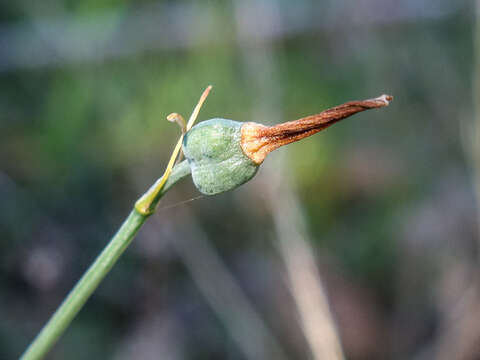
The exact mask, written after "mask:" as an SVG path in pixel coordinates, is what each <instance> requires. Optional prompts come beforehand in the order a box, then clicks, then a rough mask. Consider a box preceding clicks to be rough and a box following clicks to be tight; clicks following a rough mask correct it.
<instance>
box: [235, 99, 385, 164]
mask: <svg viewBox="0 0 480 360" xmlns="http://www.w3.org/2000/svg"><path fill="white" fill-rule="evenodd" d="M392 100H393V97H392V96H391V95H385V94H384V95H381V96H379V97H376V98H374V99H367V100H362V101H350V102H347V103H345V104H342V105H339V106H335V107H333V108H330V109H327V110H325V111H322V112H321V113H319V114H316V115H311V116H307V117H304V118H301V119H298V120H294V121H289V122H286V123H283V124H278V125H275V126H264V125H261V124H256V123H253V122H248V123H245V124H243V125H242V129H241V132H242V139H241V147H242V150H243V152H244V154H245V155H247V156H248V157H249V158H250V159H252V160H253V161H254V162H255V163H256V164H261V163H262V162H263V160H264V159H265V157H266V156H267V155H268V153H270V152H272V151H273V150H275V149H277V148H279V147H280V146H283V145H287V144H290V143H292V142H294V141H298V140H301V139H303V138H305V137H307V136H311V135H313V134H316V133H317V132H319V131H322V130H324V129H326V128H327V127H329V126H330V125H333V124H335V123H336V122H338V121H340V120H342V119H345V118H347V117H349V116H352V115H353V114H356V113H358V112H361V111H365V110H369V109H377V108H382V107H384V106H388V105H389V104H390V101H392Z"/></svg>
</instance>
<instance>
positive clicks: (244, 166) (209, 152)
mask: <svg viewBox="0 0 480 360" xmlns="http://www.w3.org/2000/svg"><path fill="white" fill-rule="evenodd" d="M241 127H242V123H241V122H238V121H233V120H227V119H210V120H207V121H204V122H201V123H200V124H198V125H196V126H194V127H193V128H192V129H191V130H190V131H189V132H188V133H187V134H186V135H185V138H184V139H183V153H184V154H185V157H186V158H187V160H188V163H189V164H190V169H191V171H192V178H193V182H194V183H195V186H196V187H197V189H198V190H199V191H200V192H201V193H203V194H207V195H214V194H218V193H221V192H224V191H227V190H230V189H234V188H236V187H237V186H240V185H242V184H243V183H245V182H247V181H248V180H250V179H251V178H252V177H253V176H254V175H255V173H256V172H257V170H258V166H259V165H258V164H256V163H254V162H253V160H251V159H250V158H249V157H248V156H247V155H245V154H244V153H243V151H242V148H241V144H240V143H241V137H242V134H241Z"/></svg>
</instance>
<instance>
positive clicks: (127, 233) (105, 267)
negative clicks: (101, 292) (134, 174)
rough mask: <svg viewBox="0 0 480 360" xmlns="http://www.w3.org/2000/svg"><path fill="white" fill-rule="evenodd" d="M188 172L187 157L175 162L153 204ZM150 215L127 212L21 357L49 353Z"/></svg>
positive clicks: (30, 358) (33, 358)
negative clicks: (115, 231) (115, 230)
mask: <svg viewBox="0 0 480 360" xmlns="http://www.w3.org/2000/svg"><path fill="white" fill-rule="evenodd" d="M189 173H190V167H189V165H188V163H187V161H186V160H184V161H182V162H181V163H180V164H178V165H176V166H175V167H174V168H173V170H172V172H171V174H170V176H169V177H168V179H167V181H166V182H165V184H164V185H163V187H162V188H161V190H160V192H159V193H158V196H157V197H156V198H155V199H153V201H154V203H155V204H156V203H158V201H159V200H160V198H161V197H162V196H163V195H164V194H165V193H166V192H167V191H168V190H169V189H170V188H171V187H172V186H173V185H174V184H175V183H176V182H177V181H179V180H180V179H182V178H183V177H185V176H186V175H188V174H189ZM149 216H150V214H141V213H139V212H138V211H137V210H136V209H133V210H132V211H131V212H130V215H128V217H127V219H126V220H125V221H124V223H123V224H122V226H121V227H120V229H118V231H117V233H116V234H115V235H114V236H113V238H112V239H111V240H110V242H109V243H108V245H107V246H106V247H105V249H104V250H103V251H102V252H101V254H100V255H99V256H98V257H97V259H96V260H95V261H94V263H93V264H92V265H91V266H90V268H89V269H88V270H87V272H85V274H84V275H83V276H82V278H81V279H80V280H79V281H78V283H77V285H75V287H74V288H73V289H72V291H70V294H68V296H67V298H66V299H65V300H64V301H63V303H62V304H61V305H60V307H59V308H58V309H57V311H56V312H55V313H54V314H53V316H52V317H51V318H50V320H49V321H48V323H47V324H46V325H45V326H44V327H43V329H42V331H41V332H40V333H39V334H38V335H37V337H36V338H35V339H34V340H33V342H32V343H31V344H30V346H29V347H28V348H27V350H26V351H25V352H24V353H23V355H22V357H21V359H22V360H39V359H42V358H43V357H44V356H45V355H46V353H47V352H48V351H49V350H50V349H51V348H52V346H53V345H54V344H55V343H56V342H57V340H58V338H59V337H60V336H61V335H62V334H63V332H64V331H65V329H66V328H67V327H68V325H69V324H70V323H71V321H72V320H73V318H74V317H75V316H76V315H77V313H78V312H79V311H80V309H81V308H82V307H83V305H84V304H85V302H86V301H87V300H88V298H89V297H90V295H91V294H92V293H93V292H94V291H95V289H96V288H97V287H98V285H99V284H100V282H101V281H102V280H103V278H104V277H105V276H106V275H107V274H108V272H109V271H110V269H111V268H112V267H113V265H114V264H115V263H116V262H117V260H118V258H119V257H120V255H122V253H123V252H124V251H125V249H126V248H127V247H128V245H130V243H131V242H132V240H133V238H134V237H135V235H136V234H137V232H138V230H139V229H140V227H141V226H142V225H143V223H144V222H145V220H146V219H147V218H148V217H149Z"/></svg>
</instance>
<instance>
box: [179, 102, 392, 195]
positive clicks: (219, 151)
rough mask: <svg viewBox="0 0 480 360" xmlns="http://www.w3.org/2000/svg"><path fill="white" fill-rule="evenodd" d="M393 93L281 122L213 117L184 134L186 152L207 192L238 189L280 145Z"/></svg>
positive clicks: (372, 105)
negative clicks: (272, 123)
mask: <svg viewBox="0 0 480 360" xmlns="http://www.w3.org/2000/svg"><path fill="white" fill-rule="evenodd" d="M390 100H392V97H391V96H388V95H382V96H380V97H378V98H375V99H369V100H363V101H351V102H348V103H345V104H343V105H340V106H336V107H334V108H331V109H328V110H325V111H323V112H321V113H320V114H316V115H311V116H308V117H305V118H301V119H298V120H294V121H289V122H286V123H283V124H278V125H275V126H264V125H261V124H257V123H254V122H247V123H241V122H238V121H233V120H227V119H219V118H216V119H210V120H207V121H204V122H202V123H200V124H198V125H195V126H194V127H192V128H191V129H190V130H189V131H188V132H187V133H186V134H185V137H184V139H183V152H184V154H185V157H186V158H187V160H188V163H189V165H190V169H191V172H192V178H193V182H194V183H195V186H196V187H197V188H198V190H199V191H200V192H201V193H203V194H206V195H214V194H218V193H221V192H224V191H228V190H232V189H234V188H236V187H237V186H240V185H242V184H244V183H245V182H247V181H248V180H250V179H251V178H252V177H253V176H254V175H255V174H256V172H257V170H258V167H259V166H260V165H261V163H262V162H263V160H264V159H265V157H266V156H267V155H268V153H270V152H271V151H273V150H275V149H277V148H279V147H280V146H283V145H286V144H289V143H291V142H294V141H298V140H301V139H303V138H305V137H307V136H311V135H313V134H316V133H317V132H319V131H322V130H324V129H326V128H327V127H329V126H330V125H332V124H334V123H336V122H338V121H340V120H342V119H345V118H347V117H349V116H351V115H353V114H356V113H357V112H360V111H364V110H368V109H374V108H380V107H384V106H387V105H388V104H389V101H390Z"/></svg>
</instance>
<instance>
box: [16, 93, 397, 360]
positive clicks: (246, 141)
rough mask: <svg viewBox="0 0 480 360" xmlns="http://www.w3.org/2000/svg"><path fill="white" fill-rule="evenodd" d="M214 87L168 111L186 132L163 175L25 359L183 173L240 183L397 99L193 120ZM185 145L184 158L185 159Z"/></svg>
mask: <svg viewBox="0 0 480 360" xmlns="http://www.w3.org/2000/svg"><path fill="white" fill-rule="evenodd" d="M210 90H211V86H209V87H208V88H207V89H206V90H205V91H204V92H203V94H202V96H201V97H200V100H199V102H198V104H197V106H196V107H195V109H194V111H193V113H192V115H191V117H190V119H189V121H188V123H185V121H184V119H183V118H182V117H181V116H180V115H179V114H176V113H173V114H170V115H169V116H168V118H167V119H168V120H170V121H176V122H178V124H179V125H180V127H181V128H182V134H181V136H180V139H179V140H178V142H177V145H176V146H175V149H174V151H173V153H172V156H171V157H170V161H169V163H168V165H167V167H166V169H165V172H164V174H163V176H162V177H160V178H159V179H158V180H157V181H156V182H155V184H153V185H152V187H151V188H150V189H149V190H148V191H147V192H146V193H145V194H144V195H143V196H142V197H141V198H140V199H139V200H138V201H137V202H136V203H135V207H134V209H133V210H132V212H131V213H130V215H129V216H128V217H127V219H126V220H125V222H124V223H123V224H122V226H121V227H120V229H119V230H118V231H117V233H116V234H115V235H114V236H113V238H112V239H111V240H110V242H109V243H108V245H107V246H106V247H105V249H104V250H103V251H102V252H101V253H100V255H99V256H98V257H97V259H96V260H95V261H94V263H93V264H92V265H91V266H90V267H89V269H88V270H87V271H86V272H85V274H84V275H83V276H82V278H81V279H80V280H79V281H78V283H77V284H76V285H75V287H74V288H73V289H72V291H71V292H70V293H69V295H68V296H67V297H66V298H65V300H64V301H63V303H62V304H61V305H60V307H59V308H58V309H57V311H56V312H55V313H54V314H53V316H52V317H51V318H50V320H49V321H48V322H47V324H46V325H45V326H44V328H43V329H42V330H41V331H40V333H39V334H38V335H37V337H36V338H35V339H34V340H33V342H32V343H31V344H30V346H29V347H28V348H27V350H26V351H25V353H24V354H23V355H22V357H21V358H22V359H24V360H27V359H28V360H32V359H35V360H37V359H41V358H43V356H44V355H45V354H46V353H47V352H48V351H49V350H50V348H51V347H52V346H53V345H54V344H55V342H56V341H57V340H58V338H59V337H60V336H61V334H62V333H63V332H64V331H65V329H66V328H67V326H68V325H69V324H70V322H71V321H72V320H73V318H74V317H75V315H76V314H77V313H78V312H79V311H80V309H81V308H82V306H83V305H84V304H85V302H86V301H87V299H88V298H89V297H90V295H91V294H92V293H93V291H94V290H95V289H96V288H97V286H98V285H99V284H100V282H101V281H102V279H103V278H104V277H105V276H106V274H107V273H108V272H109V271H110V269H111V268H112V266H113V265H114V264H115V262H116V261H117V260H118V258H119V257H120V255H121V254H122V253H123V251H124V250H125V249H126V248H127V247H128V245H129V244H130V242H131V241H132V240H133V238H134V236H135V234H136V233H137V231H138V230H139V228H140V227H141V226H142V224H143V223H144V222H145V220H146V219H147V218H148V217H149V216H150V215H152V214H153V213H154V212H155V208H156V206H157V204H158V202H159V200H160V199H161V197H162V196H163V195H164V194H165V193H166V192H167V191H168V190H169V189H170V188H171V187H172V186H173V185H174V184H175V183H177V182H178V181H179V180H180V179H182V178H184V177H186V176H187V175H188V174H191V175H192V179H193V182H194V184H195V186H196V188H197V189H198V190H199V191H200V192H201V193H203V194H206V195H214V194H219V193H222V192H225V191H229V190H232V189H235V188H236V187H238V186H240V185H242V184H244V183H246V182H247V181H249V180H250V179H251V178H252V177H253V176H255V174H256V172H257V170H258V168H259V166H260V165H261V164H262V163H263V161H264V160H265V157H266V156H267V155H268V154H269V153H270V152H271V151H273V150H275V149H277V148H279V147H280V146H283V145H286V144H290V143H292V142H294V141H298V140H301V139H303V138H305V137H307V136H310V135H313V134H316V133H317V132H319V131H322V130H324V129H326V128H327V127H329V126H330V125H332V124H334V123H336V122H338V121H340V120H342V119H345V118H347V117H349V116H351V115H353V114H356V113H358V112H361V111H364V110H369V109H375V108H381V107H384V106H387V105H388V104H389V102H390V101H391V100H392V97H391V96H389V95H382V96H380V97H377V98H375V99H369V100H363V101H351V102H347V103H345V104H343V105H340V106H336V107H333V108H331V109H328V110H325V111H323V112H321V113H319V114H316V115H311V116H308V117H304V118H301V119H298V120H294V121H289V122H286V123H283V124H278V125H274V126H265V125H261V124H257V123H254V122H245V123H244V122H238V121H233V120H227V119H221V118H215V119H210V120H206V121H204V122H202V123H200V124H198V125H196V126H193V124H194V122H195V120H196V118H197V116H198V113H199V111H200V108H201V106H202V104H203V102H204V101H205V99H206V97H207V96H208V93H209V92H210ZM192 126H193V127H192ZM182 150H183V154H184V155H185V160H183V161H181V162H180V161H179V160H180V158H181V156H182V154H181V152H182Z"/></svg>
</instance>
